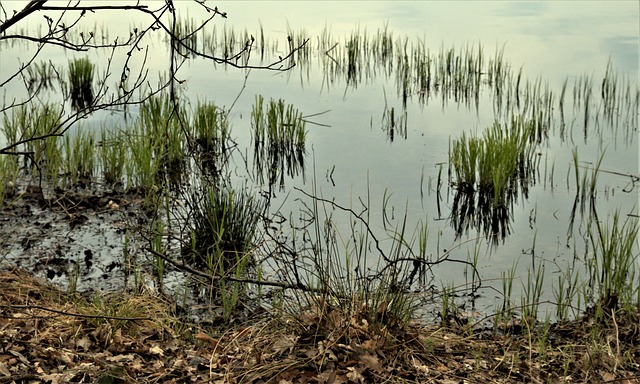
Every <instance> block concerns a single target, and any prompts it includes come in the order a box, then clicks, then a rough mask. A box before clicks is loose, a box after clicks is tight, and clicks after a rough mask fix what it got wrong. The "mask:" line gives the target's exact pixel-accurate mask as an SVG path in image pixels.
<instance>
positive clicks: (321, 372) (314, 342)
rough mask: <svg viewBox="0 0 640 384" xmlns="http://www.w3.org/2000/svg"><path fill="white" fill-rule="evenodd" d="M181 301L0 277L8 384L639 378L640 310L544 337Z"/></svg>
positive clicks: (0, 362) (0, 377)
mask: <svg viewBox="0 0 640 384" xmlns="http://www.w3.org/2000/svg"><path fill="white" fill-rule="evenodd" d="M96 303H99V304H96ZM319 303H321V302H319ZM172 307H173V306H172V303H170V302H169V301H167V300H165V299H162V298H161V297H158V296H156V295H154V294H151V293H142V294H137V295H129V294H121V295H118V296H98V298H97V299H96V296H94V297H92V298H82V297H77V296H74V297H69V296H67V294H66V293H64V292H62V291H60V290H59V289H57V288H55V287H52V286H51V285H48V284H44V283H42V282H41V281H39V280H37V279H35V278H33V277H31V276H30V275H29V274H28V273H26V272H24V271H20V270H11V271H3V272H0V340H1V345H2V349H1V350H0V383H2V382H16V383H27V382H34V381H35V380H42V381H48V382H51V383H60V382H70V381H84V382H97V381H98V380H103V381H100V382H111V383H128V382H146V383H151V382H184V381H185V380H188V381H190V382H194V383H200V382H201V383H205V382H206V383H211V382H213V383H348V382H350V383H453V382H474V383H495V382H502V383H519V382H568V383H569V382H603V381H617V382H627V383H633V382H638V380H640V349H639V346H640V326H639V325H638V324H639V321H638V320H639V317H638V313H637V312H636V313H633V314H630V313H624V312H619V313H617V316H618V317H615V318H610V319H609V320H610V322H609V323H608V324H606V325H602V324H594V323H593V320H592V319H590V318H585V319H581V320H579V321H576V322H572V323H564V324H556V325H551V326H550V327H549V331H548V333H546V336H545V337H546V338H545V341H541V340H540V337H541V336H542V334H543V332H540V330H535V331H533V332H527V331H526V329H525V330H522V331H520V332H519V333H513V334H509V335H497V334H495V333H492V332H489V331H475V332H470V331H469V330H465V329H463V328H456V327H450V328H449V327H440V326H435V325H421V324H418V323H413V322H410V323H407V324H405V325H403V326H399V325H398V326H394V327H393V328H384V327H383V328H380V327H372V326H370V325H369V324H368V322H367V321H366V320H365V319H364V316H359V315H358V311H351V312H350V314H348V315H345V314H343V313H341V312H340V311H339V310H338V309H336V308H335V307H331V306H322V305H320V304H319V305H315V306H313V307H311V308H308V309H306V310H303V311H301V312H300V313H298V314H297V316H295V317H288V316H284V317H281V318H269V319H262V320H256V321H254V322H253V323H251V324H248V325H244V326H234V327H227V328H216V329H199V328H198V327H197V325H194V324H190V325H185V324H184V323H183V322H181V321H180V319H178V318H176V317H175V316H174V315H173V313H172V309H171V308H172ZM105 315H106V317H104V316H105ZM594 330H597V332H594ZM107 380H109V381H107Z"/></svg>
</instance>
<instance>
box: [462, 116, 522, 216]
mask: <svg viewBox="0 0 640 384" xmlns="http://www.w3.org/2000/svg"><path fill="white" fill-rule="evenodd" d="M532 132H533V125H532V123H531V122H524V121H522V119H520V118H515V119H513V120H512V122H511V126H510V127H508V128H507V129H504V128H503V126H502V125H501V124H499V123H495V124H494V125H493V126H492V127H491V128H489V130H487V131H486V132H485V134H484V136H483V137H471V138H467V136H466V135H465V134H464V133H463V134H462V138H460V140H456V141H454V143H453V146H452V148H451V151H450V152H449V162H450V164H451V167H452V168H453V172H454V175H455V178H454V181H453V185H455V186H456V187H457V189H458V190H461V191H468V192H481V193H491V194H492V195H493V198H494V200H495V201H496V202H498V203H500V204H504V202H505V197H506V195H507V192H508V191H510V190H513V189H514V188H515V187H516V185H517V182H518V180H523V179H526V176H527V174H528V173H529V170H530V169H531V166H532V164H533V155H534V146H533V145H532V143H531V134H532Z"/></svg>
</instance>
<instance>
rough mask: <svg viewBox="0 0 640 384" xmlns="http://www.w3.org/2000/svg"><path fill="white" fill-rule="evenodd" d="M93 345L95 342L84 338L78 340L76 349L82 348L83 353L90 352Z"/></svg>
mask: <svg viewBox="0 0 640 384" xmlns="http://www.w3.org/2000/svg"><path fill="white" fill-rule="evenodd" d="M92 345H93V342H92V341H91V340H89V338H88V337H87V336H82V337H81V338H80V339H78V340H76V349H77V348H78V347H80V348H82V351H83V352H87V351H89V350H90V349H91V346H92Z"/></svg>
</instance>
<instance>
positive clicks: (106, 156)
mask: <svg viewBox="0 0 640 384" xmlns="http://www.w3.org/2000/svg"><path fill="white" fill-rule="evenodd" d="M126 143H127V141H126V139H125V137H124V136H123V133H122V131H121V130H120V129H118V128H114V129H112V130H110V129H107V127H102V129H101V131H100V146H99V151H98V157H99V159H100V164H101V166H102V177H103V178H104V181H105V182H106V183H107V184H109V185H111V186H115V185H116V184H119V183H121V182H122V178H123V176H124V170H125V163H126V161H127V152H128V148H127V147H126Z"/></svg>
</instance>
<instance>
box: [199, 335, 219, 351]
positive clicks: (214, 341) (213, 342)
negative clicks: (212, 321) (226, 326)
mask: <svg viewBox="0 0 640 384" xmlns="http://www.w3.org/2000/svg"><path fill="white" fill-rule="evenodd" d="M196 339H197V340H200V341H204V342H205V343H209V345H211V347H212V348H216V347H217V346H218V342H219V340H217V339H214V338H213V337H211V336H209V335H207V334H206V333H204V332H200V333H198V334H197V335H196Z"/></svg>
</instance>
